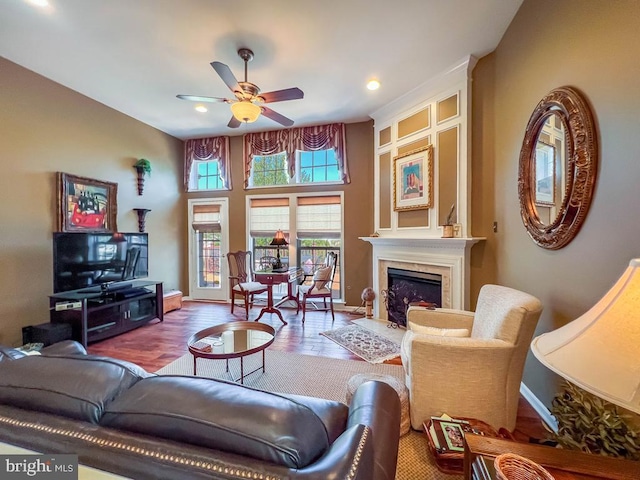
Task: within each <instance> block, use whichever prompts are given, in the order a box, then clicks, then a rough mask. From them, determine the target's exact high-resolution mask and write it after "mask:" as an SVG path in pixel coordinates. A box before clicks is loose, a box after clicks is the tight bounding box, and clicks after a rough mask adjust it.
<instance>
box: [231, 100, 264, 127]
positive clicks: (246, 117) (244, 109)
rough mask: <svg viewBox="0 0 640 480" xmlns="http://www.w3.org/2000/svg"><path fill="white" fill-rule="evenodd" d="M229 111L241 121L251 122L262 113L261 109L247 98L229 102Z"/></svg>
mask: <svg viewBox="0 0 640 480" xmlns="http://www.w3.org/2000/svg"><path fill="white" fill-rule="evenodd" d="M231 113H233V116H234V117H236V119H238V120H240V121H241V122H245V123H253V122H255V121H256V120H257V119H258V117H259V116H260V113H262V109H261V108H260V107H259V106H257V105H256V104H254V103H251V102H250V101H248V100H243V101H240V102H235V103H232V104H231Z"/></svg>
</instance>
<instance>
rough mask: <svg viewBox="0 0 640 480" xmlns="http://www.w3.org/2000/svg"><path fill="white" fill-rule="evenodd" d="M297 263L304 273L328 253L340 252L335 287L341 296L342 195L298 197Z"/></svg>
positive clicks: (310, 271) (311, 271)
mask: <svg viewBox="0 0 640 480" xmlns="http://www.w3.org/2000/svg"><path fill="white" fill-rule="evenodd" d="M296 217H297V219H296V236H297V263H298V265H299V266H300V267H301V268H302V269H303V270H304V272H305V273H307V274H309V273H313V272H315V271H316V269H317V268H318V267H320V266H321V265H323V264H324V262H325V259H326V258H327V254H328V253H329V252H334V253H336V254H337V255H338V263H337V264H336V273H335V275H334V277H333V284H332V290H333V292H334V293H333V295H334V298H335V297H338V298H339V297H340V292H341V285H340V283H341V280H340V263H341V260H340V247H341V245H342V198H341V197H340V196H339V195H326V196H325V195H323V196H313V197H311V196H309V197H298V199H297V209H296Z"/></svg>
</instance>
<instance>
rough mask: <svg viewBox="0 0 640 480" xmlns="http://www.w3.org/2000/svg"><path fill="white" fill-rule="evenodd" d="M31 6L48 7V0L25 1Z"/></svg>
mask: <svg viewBox="0 0 640 480" xmlns="http://www.w3.org/2000/svg"><path fill="white" fill-rule="evenodd" d="M27 2H29V3H30V4H31V5H35V6H36V7H48V6H49V0H27Z"/></svg>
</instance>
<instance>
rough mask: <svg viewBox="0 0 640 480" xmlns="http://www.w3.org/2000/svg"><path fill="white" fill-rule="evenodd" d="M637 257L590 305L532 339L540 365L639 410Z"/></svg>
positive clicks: (639, 282) (639, 266) (639, 270)
mask: <svg viewBox="0 0 640 480" xmlns="http://www.w3.org/2000/svg"><path fill="white" fill-rule="evenodd" d="M639 346H640V258H635V259H633V260H631V261H630V262H629V266H628V267H627V269H626V270H625V271H624V273H623V274H622V276H621V277H620V278H619V279H618V281H617V282H616V284H615V285H614V286H613V287H612V288H611V290H609V291H608V292H607V294H606V295H605V296H604V297H602V298H601V299H600V301H598V302H597V303H596V304H595V305H594V306H593V307H592V308H591V309H590V310H588V311H587V312H586V313H585V314H583V315H582V316H580V317H578V318H577V319H576V320H573V321H572V322H570V323H568V324H567V325H564V326H563V327H560V328H558V329H557V330H554V331H552V332H548V333H544V334H542V335H540V336H538V337H536V338H534V339H533V342H532V343H531V350H532V351H533V353H534V355H535V356H536V358H537V359H538V360H540V362H542V364H543V365H545V366H546V367H547V368H549V369H551V370H552V371H554V372H555V373H557V374H558V375H560V376H562V377H563V378H565V379H566V380H568V381H569V382H571V383H573V384H575V385H577V386H578V387H580V388H582V389H583V390H586V391H587V392H590V393H592V394H594V395H596V396H598V397H600V398H602V399H604V400H607V401H608V402H611V403H613V404H615V405H618V406H620V407H623V408H625V409H627V410H629V411H631V412H634V413H637V414H640V354H638V348H639Z"/></svg>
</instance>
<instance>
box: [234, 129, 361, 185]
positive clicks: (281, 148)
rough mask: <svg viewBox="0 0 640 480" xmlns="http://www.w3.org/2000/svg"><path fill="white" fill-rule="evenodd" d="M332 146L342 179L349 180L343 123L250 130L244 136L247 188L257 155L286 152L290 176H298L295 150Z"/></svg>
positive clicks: (311, 149) (310, 149) (347, 181)
mask: <svg viewBox="0 0 640 480" xmlns="http://www.w3.org/2000/svg"><path fill="white" fill-rule="evenodd" d="M330 148H333V149H334V151H335V155H336V159H337V161H338V166H339V168H340V172H341V173H342V181H343V182H344V183H350V182H351V178H350V177H349V169H348V167H347V161H346V141H345V127H344V124H343V123H332V124H329V125H318V126H315V127H300V128H291V129H286V130H276V131H272V132H260V133H247V134H245V135H244V165H245V168H244V187H245V188H247V187H248V186H249V176H250V174H251V162H252V158H253V156H254V155H275V154H276V153H280V152H286V154H287V158H288V160H289V161H288V168H289V176H290V177H293V176H294V175H295V168H296V162H295V161H294V160H295V153H296V150H304V151H315V150H328V149H330Z"/></svg>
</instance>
